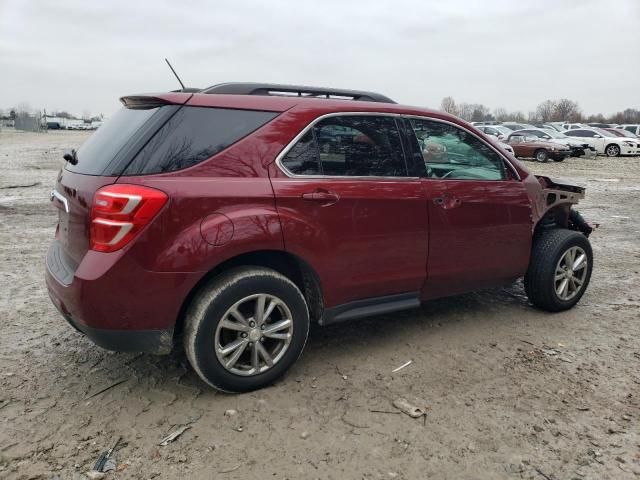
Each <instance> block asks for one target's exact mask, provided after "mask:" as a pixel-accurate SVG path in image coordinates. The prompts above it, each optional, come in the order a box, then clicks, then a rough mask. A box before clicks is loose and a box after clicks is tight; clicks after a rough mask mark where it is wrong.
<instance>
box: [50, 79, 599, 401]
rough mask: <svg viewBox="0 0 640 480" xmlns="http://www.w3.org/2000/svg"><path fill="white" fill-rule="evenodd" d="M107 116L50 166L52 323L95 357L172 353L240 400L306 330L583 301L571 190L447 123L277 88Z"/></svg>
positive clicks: (582, 264) (143, 101) (586, 250)
mask: <svg viewBox="0 0 640 480" xmlns="http://www.w3.org/2000/svg"><path fill="white" fill-rule="evenodd" d="M283 93H286V94H287V96H283ZM311 96H312V97H313V98H308V97H311ZM121 101H122V103H123V104H124V107H123V108H122V109H121V110H120V111H119V112H118V113H116V114H115V115H114V116H113V117H112V118H111V119H110V120H109V121H108V122H107V123H106V124H105V125H104V126H103V127H101V128H99V129H98V130H97V131H96V132H95V133H94V134H93V135H92V136H91V137H89V139H88V140H87V141H86V142H85V143H83V145H82V146H81V147H80V149H79V150H78V151H77V152H75V151H71V152H69V153H66V154H65V160H66V161H67V163H66V165H65V166H64V168H63V169H61V170H60V172H59V173H58V174H57V178H56V180H55V187H54V189H53V191H52V192H51V201H52V203H53V205H54V206H55V207H56V210H57V212H58V225H57V227H56V230H55V237H54V239H53V241H52V243H51V246H50V248H49V251H48V253H47V257H46V273H45V275H46V283H47V288H48V292H49V296H50V298H51V300H52V302H53V304H54V305H55V306H56V307H57V309H58V310H59V311H60V313H61V314H62V316H63V317H64V318H65V319H66V320H67V321H68V322H69V323H70V324H71V325H73V326H74V327H75V328H76V329H78V330H79V331H81V332H83V333H84V334H85V335H86V336H88V337H89V338H91V339H93V340H94V342H96V343H97V344H99V345H102V346H104V347H105V348H108V349H112V350H120V351H146V352H152V353H156V354H167V353H169V352H170V351H171V350H172V348H173V345H174V341H177V342H181V343H182V344H183V345H184V350H185V352H186V356H187V358H188V359H189V362H190V363H191V365H192V366H193V368H194V370H195V372H196V373H197V374H198V375H199V376H200V377H201V378H202V379H203V381H205V382H207V384H209V385H211V386H213V387H215V388H218V389H221V390H224V391H227V392H246V391H250V390H255V389H257V388H261V387H265V386H267V385H269V384H271V383H273V382H274V381H276V380H277V379H278V378H280V377H281V376H282V375H284V373H285V372H286V371H287V370H288V369H289V367H291V366H292V365H293V364H294V363H295V362H296V360H297V359H298V357H299V356H300V354H301V353H302V350H303V348H304V346H305V343H306V341H307V336H308V334H309V329H310V324H311V323H318V324H319V325H327V324H331V323H335V322H340V321H346V320H350V319H355V318H361V317H363V316H367V315H373V314H382V313H385V314H388V313H390V312H393V311H398V310H403V309H407V308H417V307H419V306H420V302H421V301H425V300H428V299H431V298H437V297H443V296H447V295H455V294H459V293H463V292H469V291H474V290H477V289H484V288H489V287H495V286H500V285H504V284H505V283H508V282H513V281H515V280H516V279H518V278H521V277H524V288H525V292H526V294H527V295H528V298H529V300H530V301H531V302H532V304H533V305H535V306H537V307H539V308H541V309H545V310H548V311H552V312H557V311H563V310H568V309H570V308H572V307H573V306H574V305H575V304H576V303H577V302H578V301H579V300H580V298H581V297H582V295H583V294H584V292H585V291H586V289H587V286H588V284H589V279H590V277H591V270H592V266H593V254H592V250H591V246H590V244H589V241H588V238H587V237H588V235H589V234H590V233H591V231H592V228H591V227H590V226H589V225H588V224H587V223H586V222H585V221H584V219H582V217H581V216H580V215H579V214H578V213H577V212H576V211H575V210H573V209H572V207H573V205H575V204H577V203H578V202H579V200H580V199H582V198H584V194H585V189H584V187H581V186H579V185H576V184H575V183H572V182H568V181H563V180H558V179H552V178H550V177H546V176H537V175H533V174H532V173H531V172H530V171H529V170H528V169H527V167H526V166H525V165H524V164H522V163H521V162H519V161H518V160H517V159H515V158H513V157H512V156H511V155H507V154H506V153H505V152H504V151H503V150H502V149H500V147H499V145H498V144H497V143H496V141H495V140H493V139H491V138H488V137H486V136H485V135H483V134H482V133H481V132H478V131H477V130H476V129H475V128H473V127H472V126H471V125H468V124H467V123H466V122H464V121H462V120H460V119H459V118H456V117H455V116H452V115H448V114H446V113H443V112H434V111H431V110H426V109H422V108H418V107H409V106H403V105H398V104H396V103H395V102H393V101H392V100H391V99H389V98H387V97H385V96H383V95H380V94H375V93H370V92H360V91H350V90H346V91H345V90H335V89H323V88H313V87H299V86H293V85H261V84H237V83H226V84H222V85H216V86H213V87H209V88H206V89H203V90H197V91H195V92H194V91H193V90H190V91H189V92H180V91H178V92H167V93H159V94H155V95H135V96H129V97H123V98H122V99H121ZM546 145H552V144H549V143H547V144H546ZM552 148H553V147H550V148H549V150H552ZM401 320H402V319H401V318H396V319H394V322H395V323H394V327H393V328H401V324H402V321H401Z"/></svg>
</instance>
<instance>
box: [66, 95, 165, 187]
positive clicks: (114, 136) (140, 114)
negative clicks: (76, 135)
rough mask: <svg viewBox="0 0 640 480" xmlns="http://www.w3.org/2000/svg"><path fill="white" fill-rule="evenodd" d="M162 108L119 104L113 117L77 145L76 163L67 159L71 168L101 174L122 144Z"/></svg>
mask: <svg viewBox="0 0 640 480" xmlns="http://www.w3.org/2000/svg"><path fill="white" fill-rule="evenodd" d="M161 108H166V107H156V108H149V109H144V110H140V109H136V110H132V109H128V108H121V109H120V110H119V111H118V112H117V113H116V114H115V115H114V116H113V117H111V118H110V119H109V121H108V122H106V123H105V124H104V125H102V126H101V127H100V128H98V130H96V132H95V133H94V134H93V135H91V136H90V137H89V138H88V139H87V140H86V141H85V142H84V143H83V144H82V146H81V147H80V148H79V149H78V152H77V157H78V163H77V164H76V165H72V164H71V163H67V164H66V166H65V168H66V169H67V170H69V171H71V172H75V173H82V174H85V175H103V174H105V171H106V170H107V167H108V166H109V164H110V163H111V162H112V161H113V160H114V158H116V156H117V155H118V153H119V152H120V151H121V150H123V147H125V145H126V144H127V143H128V142H129V141H131V140H132V139H133V137H135V136H136V132H138V131H139V130H140V129H141V127H142V126H143V125H144V124H145V123H146V122H147V121H149V119H150V118H151V117H153V116H154V115H155V114H156V113H158V111H159V110H160V109H161Z"/></svg>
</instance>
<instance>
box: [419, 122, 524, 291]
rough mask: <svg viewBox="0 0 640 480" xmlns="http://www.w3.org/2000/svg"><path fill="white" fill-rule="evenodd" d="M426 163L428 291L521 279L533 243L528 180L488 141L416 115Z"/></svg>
mask: <svg viewBox="0 0 640 480" xmlns="http://www.w3.org/2000/svg"><path fill="white" fill-rule="evenodd" d="M409 122H410V124H411V126H412V127H413V131H414V133H415V135H416V139H417V142H416V143H415V144H416V145H417V146H418V148H419V149H420V151H421V152H422V157H423V159H424V162H425V166H426V173H425V174H424V178H423V180H422V182H423V188H424V190H425V195H426V197H427V202H428V206H429V254H428V261H427V280H426V282H425V284H424V286H423V289H422V297H423V298H435V297H440V296H446V295H452V294H456V293H462V292H466V291H472V290H475V289H479V288H486V287H491V286H496V285H499V284H501V283H503V282H505V281H509V280H514V279H516V278H517V277H519V276H521V275H523V274H524V273H525V271H526V268H527V265H528V262H529V254H530V251H531V228H532V225H531V221H532V220H531V208H530V202H529V198H528V195H527V192H526V190H525V187H524V185H523V184H522V183H521V182H520V181H519V180H518V179H517V178H516V177H515V174H514V173H513V172H512V171H511V170H510V169H509V168H508V167H507V166H506V165H505V163H504V160H503V158H502V157H501V156H500V155H499V154H498V153H497V152H496V151H495V150H494V149H493V148H491V147H490V146H489V145H488V144H486V143H485V142H484V141H482V140H480V139H479V138H478V137H476V136H475V135H473V134H471V133H470V132H467V131H465V130H463V129H462V128H460V127H457V126H454V125H452V124H449V123H444V122H440V121H436V120H423V119H409Z"/></svg>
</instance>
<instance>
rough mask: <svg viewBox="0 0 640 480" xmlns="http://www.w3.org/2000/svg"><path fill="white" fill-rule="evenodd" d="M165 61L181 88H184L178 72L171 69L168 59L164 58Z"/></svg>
mask: <svg viewBox="0 0 640 480" xmlns="http://www.w3.org/2000/svg"><path fill="white" fill-rule="evenodd" d="M164 61H165V62H167V65H169V68H170V69H171V71H172V72H173V74H174V75H175V76H176V78H177V79H178V82H180V86H181V87H182V90H184V89H185V86H184V83H182V80H180V77H179V76H178V74H177V73H176V71H175V70H174V69H173V67H172V66H171V64H170V63H169V60H167V59H166V58H165V59H164Z"/></svg>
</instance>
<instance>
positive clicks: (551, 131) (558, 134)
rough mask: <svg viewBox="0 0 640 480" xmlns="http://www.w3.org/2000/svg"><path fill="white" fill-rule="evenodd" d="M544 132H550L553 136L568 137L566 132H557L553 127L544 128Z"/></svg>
mask: <svg viewBox="0 0 640 480" xmlns="http://www.w3.org/2000/svg"><path fill="white" fill-rule="evenodd" d="M542 130H544V133H546V134H548V135H549V136H550V137H551V138H563V139H564V138H568V137H567V136H566V135H565V134H564V133H560V132H557V131H555V130H553V129H552V128H543V129H542Z"/></svg>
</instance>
